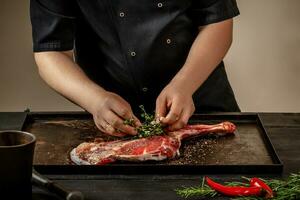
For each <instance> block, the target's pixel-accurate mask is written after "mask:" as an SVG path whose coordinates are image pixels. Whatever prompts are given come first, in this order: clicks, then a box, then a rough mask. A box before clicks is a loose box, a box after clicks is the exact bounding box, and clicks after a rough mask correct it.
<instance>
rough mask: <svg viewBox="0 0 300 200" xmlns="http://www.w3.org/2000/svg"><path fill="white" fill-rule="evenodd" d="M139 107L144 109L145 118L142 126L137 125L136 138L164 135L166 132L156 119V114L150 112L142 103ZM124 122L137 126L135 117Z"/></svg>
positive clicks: (143, 116)
mask: <svg viewBox="0 0 300 200" xmlns="http://www.w3.org/2000/svg"><path fill="white" fill-rule="evenodd" d="M139 107H140V109H141V110H142V114H141V118H142V119H143V123H142V125H141V126H139V127H136V130H137V132H138V135H137V136H135V138H144V137H150V136H154V135H163V134H164V133H165V132H164V129H163V126H162V124H161V123H160V122H159V121H156V120H155V116H154V115H151V114H148V113H147V112H146V110H145V108H144V106H143V105H140V106H139ZM124 124H126V125H130V126H133V127H135V121H134V119H133V118H131V119H126V120H125V121H124Z"/></svg>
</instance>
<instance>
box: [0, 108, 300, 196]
mask: <svg viewBox="0 0 300 200" xmlns="http://www.w3.org/2000/svg"><path fill="white" fill-rule="evenodd" d="M260 115H261V118H262V121H263V124H264V126H265V128H266V130H267V133H268V135H269V137H270V139H271V142H272V143H273V145H274V147H275V149H276V151H277V153H278V156H279V158H280V159H281V160H282V162H283V164H284V171H283V174H282V176H281V175H278V174H256V175H255V176H260V177H269V178H281V177H286V176H288V175H289V174H290V173H293V172H299V171H300V113H260ZM23 117H24V113H0V130H1V129H2V130H5V129H21V128H22V127H21V126H22V125H21V124H22V122H23V121H22V120H23ZM242 175H245V176H247V174H218V172H216V173H215V174H213V175H210V176H211V177H213V178H214V179H216V180H220V181H222V180H226V181H228V180H238V179H239V177H240V176H242ZM251 176H253V175H251ZM48 177H49V178H51V179H53V180H55V181H57V182H59V183H61V184H62V185H64V186H65V187H67V188H69V189H72V190H80V191H82V192H83V193H84V195H85V197H86V198H85V199H90V200H93V199H109V200H113V199H122V200H125V199H137V200H140V199H142V200H148V199H149V200H153V199H166V200H167V199H172V200H175V199H183V198H180V197H178V196H177V195H176V193H175V192H174V189H175V188H179V187H181V186H196V185H199V184H200V182H201V180H202V177H203V174H201V172H199V174H197V175H180V174H178V175H48ZM33 199H59V198H57V197H55V196H52V195H51V194H49V193H47V192H45V191H43V190H41V189H39V188H37V187H33ZM219 199H226V198H219Z"/></svg>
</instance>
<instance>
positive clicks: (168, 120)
mask: <svg viewBox="0 0 300 200" xmlns="http://www.w3.org/2000/svg"><path fill="white" fill-rule="evenodd" d="M182 109H183V108H182V105H179V103H176V102H174V103H173V104H171V109H170V111H169V113H168V115H167V116H166V117H165V118H163V119H162V120H161V122H162V123H164V124H168V125H171V124H174V123H175V122H176V121H177V120H179V119H180V115H181V112H182Z"/></svg>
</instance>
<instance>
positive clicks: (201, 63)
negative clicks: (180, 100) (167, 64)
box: [172, 19, 233, 94]
mask: <svg viewBox="0 0 300 200" xmlns="http://www.w3.org/2000/svg"><path fill="white" fill-rule="evenodd" d="M232 26H233V22H232V19H230V20H226V21H223V22H220V23H216V24H211V25H208V26H205V27H202V29H201V31H200V32H199V34H198V36H197V38H196V39H195V41H194V43H193V45H192V47H191V50H190V52H189V55H188V57H187V60H186V62H185V64H184V66H183V67H182V69H181V70H180V71H179V72H178V73H177V75H176V76H175V77H174V78H173V80H172V83H173V84H175V85H178V86H183V87H184V90H185V91H187V92H189V93H190V94H193V93H194V92H195V91H196V90H197V89H198V88H199V87H200V86H201V85H202V83H203V82H204V81H205V80H206V79H207V78H208V76H209V75H210V74H211V73H212V71H213V70H214V69H215V68H216V67H217V65H218V64H219V63H220V62H221V61H222V60H223V58H224V56H225V55H226V53H227V51H228V49H229V48H230V45H231V42H232Z"/></svg>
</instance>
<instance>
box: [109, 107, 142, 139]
mask: <svg viewBox="0 0 300 200" xmlns="http://www.w3.org/2000/svg"><path fill="white" fill-rule="evenodd" d="M105 120H106V121H107V122H108V123H109V124H110V125H112V127H113V128H114V129H115V130H119V131H121V132H122V133H124V134H129V135H136V134H137V131H136V130H135V128H133V127H132V126H129V125H125V124H124V120H123V119H121V118H120V117H119V116H117V115H116V114H115V113H114V112H112V111H109V112H108V113H107V114H106V119H105Z"/></svg>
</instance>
